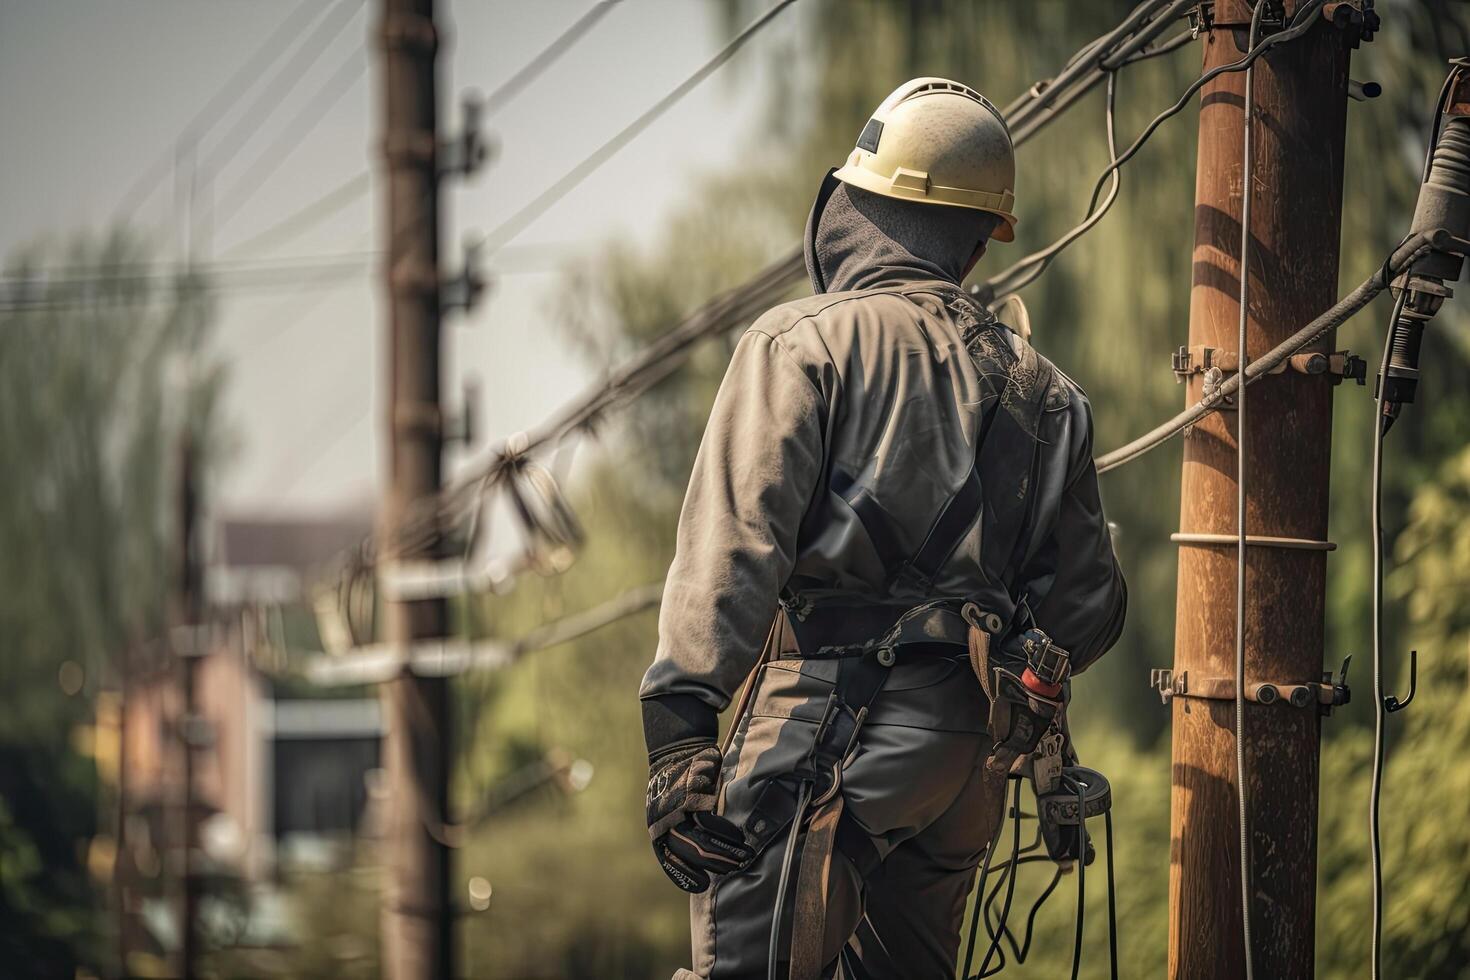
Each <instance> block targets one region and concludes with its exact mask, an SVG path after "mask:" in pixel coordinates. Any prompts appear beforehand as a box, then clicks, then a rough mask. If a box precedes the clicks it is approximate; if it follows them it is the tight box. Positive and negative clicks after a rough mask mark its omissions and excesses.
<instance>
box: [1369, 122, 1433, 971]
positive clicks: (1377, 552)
mask: <svg viewBox="0 0 1470 980" xmlns="http://www.w3.org/2000/svg"><path fill="white" fill-rule="evenodd" d="M1433 146H1434V144H1433V143H1431V144H1430V149H1431V152H1432V151H1433ZM1407 297H1408V290H1407V289H1403V290H1400V292H1399V295H1398V298H1397V299H1396V300H1395V301H1394V304H1393V312H1392V313H1391V314H1390V315H1389V321H1388V334H1387V336H1386V337H1384V340H1383V363H1382V366H1381V367H1380V369H1379V372H1378V390H1377V391H1376V392H1375V393H1374V396H1373V409H1374V412H1373V463H1372V477H1371V483H1370V486H1371V487H1372V491H1371V492H1372V504H1371V510H1370V513H1369V517H1370V519H1371V521H1372V535H1373V541H1372V544H1373V774H1372V779H1371V782H1370V784H1369V790H1368V851H1369V854H1368V857H1369V862H1370V863H1371V865H1372V875H1373V934H1372V940H1371V943H1370V946H1371V948H1370V951H1369V952H1370V956H1371V957H1372V972H1371V976H1372V980H1378V977H1379V975H1380V971H1381V969H1382V957H1383V954H1382V949H1381V947H1382V943H1383V842H1382V837H1381V831H1380V826H1379V801H1380V798H1381V796H1382V792H1383V757H1384V741H1385V736H1386V734H1387V733H1386V731H1385V721H1386V719H1385V718H1384V715H1385V714H1386V713H1387V708H1386V707H1385V706H1384V703H1383V437H1384V435H1385V434H1386V430H1387V426H1386V425H1385V423H1386V421H1387V420H1386V419H1385V418H1384V416H1383V396H1384V390H1383V389H1384V381H1385V380H1386V379H1387V377H1388V364H1389V359H1390V358H1391V356H1392V354H1393V344H1394V340H1395V339H1396V337H1397V334H1398V322H1399V314H1400V313H1401V312H1402V311H1403V308H1404V301H1405V299H1406V298H1407Z"/></svg>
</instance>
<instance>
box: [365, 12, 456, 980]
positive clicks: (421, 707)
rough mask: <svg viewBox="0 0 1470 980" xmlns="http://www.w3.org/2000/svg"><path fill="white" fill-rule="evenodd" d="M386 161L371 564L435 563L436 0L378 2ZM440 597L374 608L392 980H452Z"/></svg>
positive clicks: (386, 940)
mask: <svg viewBox="0 0 1470 980" xmlns="http://www.w3.org/2000/svg"><path fill="white" fill-rule="evenodd" d="M381 9H382V15H383V19H382V23H381V25H380V27H381V38H382V47H381V57H382V65H383V105H384V107H385V110H386V114H385V116H384V127H383V146H382V149H383V160H384V164H385V166H386V177H387V179H386V181H384V183H385V186H386V187H387V200H386V204H387V212H386V213H387V218H388V220H387V221H386V223H385V229H384V233H385V235H386V241H385V242H384V252H385V254H386V256H387V265H386V267H385V269H384V271H385V273H386V278H387V288H388V304H389V310H390V314H389V325H388V337H387V346H386V348H385V350H386V353H387V356H388V378H387V381H388V386H387V390H388V399H387V406H386V407H387V414H386V417H385V418H384V420H383V421H384V422H385V423H386V434H387V437H388V439H387V449H388V452H387V460H388V488H387V494H386V498H385V500H384V506H383V509H382V513H381V518H380V520H381V523H380V527H379V539H380V540H381V541H382V542H383V545H382V547H381V549H380V555H379V561H380V562H381V563H383V564H385V565H392V564H393V563H397V562H404V561H414V560H419V561H423V560H432V559H434V558H436V557H437V554H438V550H439V535H438V532H437V529H432V533H429V534H427V535H413V536H412V537H410V536H407V535H403V534H401V533H400V532H399V528H400V527H401V526H402V524H403V523H404V521H405V520H408V519H410V518H411V517H412V516H415V515H419V514H421V513H422V512H423V507H424V505H425V503H427V502H429V501H430V500H432V498H433V497H434V496H435V495H436V494H437V493H438V491H439V485H440V466H441V453H442V447H443V423H442V411H441V407H440V398H439V383H440V379H439V370H440V364H439V361H440V336H439V333H440V292H439V290H440V282H441V278H442V277H441V275H440V270H439V177H438V139H439V137H438V120H437V115H438V113H437V101H436V100H437V95H436V91H435V63H436V57H437V54H438V47H439V36H438V33H437V30H436V27H435V22H434V0H381ZM446 625H447V618H446V615H445V603H444V600H443V599H442V598H434V599H416V600H411V601H397V600H391V599H390V600H388V601H386V602H385V603H384V633H385V639H386V640H387V642H388V643H390V644H393V645H395V646H396V647H397V648H398V649H399V650H401V651H402V653H403V663H404V667H403V669H402V671H401V672H400V673H399V675H398V676H397V677H396V678H395V679H393V680H392V681H389V682H388V683H387V684H386V685H384V687H383V689H382V690H383V709H384V716H385V717H384V720H385V722H386V728H387V735H386V739H385V742H384V756H385V766H386V768H387V771H388V785H389V799H390V800H391V801H392V804H391V813H390V816H389V819H388V827H387V836H386V840H385V844H386V857H387V864H388V868H389V874H390V877H391V880H390V881H389V883H388V884H389V886H388V890H387V896H386V901H385V904H384V907H383V923H382V925H383V967H384V973H385V975H386V976H388V977H389V978H391V980H429V978H434V980H438V978H443V977H452V976H454V972H455V971H454V956H453V933H454V931H453V925H454V922H453V920H454V909H453V905H452V902H451V901H450V896H449V875H450V851H449V847H448V846H447V843H446V841H445V837H444V831H445V828H446V827H447V826H448V824H449V790H448V782H449V781H448V772H449V770H448V765H449V759H450V758H451V755H450V752H451V746H450V743H449V738H450V726H449V697H448V682H447V681H446V680H445V679H444V678H431V677H418V676H415V675H414V674H413V672H412V671H411V669H410V668H409V667H408V664H409V663H411V661H412V651H413V647H414V646H415V644H416V643H420V642H423V641H426V640H436V639H439V638H441V637H443V636H444V635H445V631H446Z"/></svg>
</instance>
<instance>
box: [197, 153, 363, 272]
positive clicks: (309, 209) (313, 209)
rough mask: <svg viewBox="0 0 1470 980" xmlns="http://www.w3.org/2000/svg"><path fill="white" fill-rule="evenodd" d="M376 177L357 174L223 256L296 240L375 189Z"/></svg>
mask: <svg viewBox="0 0 1470 980" xmlns="http://www.w3.org/2000/svg"><path fill="white" fill-rule="evenodd" d="M372 177H373V174H372V171H371V170H363V171H361V172H360V173H356V174H353V175H352V176H351V177H349V178H347V179H346V180H344V181H343V182H342V183H340V184H338V185H337V186H336V187H334V188H332V189H331V190H329V191H327V192H326V193H325V194H323V195H321V196H320V197H318V198H316V199H315V200H313V201H312V202H311V203H309V204H307V205H306V206H305V207H303V208H302V209H301V210H299V211H296V212H293V213H292V214H290V215H287V216H286V217H285V218H283V219H281V220H280V221H278V222H276V223H275V224H273V225H271V226H270V227H269V228H266V229H264V230H262V231H259V232H257V233H255V234H254V235H251V236H250V237H249V238H247V239H245V240H244V241H241V242H236V243H235V244H234V245H231V246H230V247H229V248H227V249H225V250H224V251H223V252H221V253H220V256H221V257H222V258H230V257H232V256H237V255H240V254H241V253H243V252H253V251H256V250H258V249H260V248H261V247H263V246H270V245H280V244H282V243H284V242H288V241H292V240H293V239H295V238H296V237H297V236H299V235H300V234H301V233H302V232H304V231H307V230H309V229H311V228H314V227H316V226H317V225H318V224H320V223H321V222H323V221H325V220H326V219H327V218H330V217H331V216H332V215H334V214H336V213H337V212H339V211H341V210H343V209H344V208H346V207H347V206H348V205H350V204H352V203H353V202H354V201H356V200H358V198H360V197H362V196H363V195H364V194H366V193H367V192H368V191H369V190H370V189H371V188H372Z"/></svg>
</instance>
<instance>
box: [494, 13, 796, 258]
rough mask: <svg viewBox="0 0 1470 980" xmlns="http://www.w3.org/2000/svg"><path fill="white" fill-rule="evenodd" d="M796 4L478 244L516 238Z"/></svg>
mask: <svg viewBox="0 0 1470 980" xmlns="http://www.w3.org/2000/svg"><path fill="white" fill-rule="evenodd" d="M795 2H796V0H777V2H776V3H775V4H774V5H772V6H771V7H770V9H768V10H766V12H765V13H763V14H761V15H760V16H759V17H757V18H756V19H755V20H753V21H751V22H750V24H749V25H747V26H746V28H745V29H744V30H742V31H741V32H740V33H739V34H737V35H735V37H733V38H732V39H731V40H730V42H729V43H728V44H726V45H725V46H724V47H723V48H721V49H720V50H719V51H718V52H716V54H715V55H714V57H712V58H710V59H709V60H708V61H706V62H705V63H704V64H702V65H700V66H699V68H697V69H696V70H695V71H694V73H693V74H692V75H690V76H689V77H688V78H686V79H684V81H682V82H680V83H679V84H678V85H676V86H675V87H674V88H673V89H672V90H671V91H670V92H669V93H668V94H667V95H665V96H664V97H663V98H661V99H659V100H658V101H657V102H655V103H654V104H653V105H652V106H650V107H649V108H648V109H646V110H644V112H643V113H642V114H641V115H640V116H638V118H636V119H634V120H633V121H632V122H630V123H629V124H628V125H626V126H624V127H623V128H622V129H621V130H619V131H618V132H617V133H616V134H615V135H614V136H613V137H612V138H611V139H609V140H608V141H607V142H605V143H603V144H602V145H601V146H599V147H598V148H597V149H595V150H593V151H592V152H591V153H590V154H588V155H587V156H586V157H585V158H584V159H583V160H582V162H581V163H578V164H577V165H576V166H574V167H573V168H572V169H571V170H568V171H567V172H566V173H565V174H563V175H562V176H561V178H560V179H559V180H557V181H556V182H555V183H554V184H552V185H551V186H550V187H548V188H546V190H544V191H542V192H541V193H540V194H538V195H536V197H534V198H532V199H531V200H530V201H529V202H527V203H526V204H525V205H524V206H523V207H521V208H520V209H519V210H518V211H516V212H515V213H514V214H512V215H511V216H510V217H509V218H506V219H505V220H504V221H502V222H501V223H500V224H499V225H496V226H495V227H494V228H492V229H491V230H490V231H489V232H488V233H486V235H485V237H484V238H483V239H481V244H482V245H483V246H484V248H485V249H486V250H487V251H493V250H495V249H497V248H499V247H500V246H502V245H504V244H505V243H506V242H508V241H510V240H511V239H512V238H514V237H515V236H516V235H519V234H520V233H521V232H522V231H524V230H525V229H526V227H527V226H528V225H529V224H530V223H531V222H533V221H535V220H536V219H537V218H539V217H540V216H541V215H542V214H543V213H544V212H545V211H546V210H548V209H549V208H550V207H551V206H552V205H554V204H555V203H556V202H558V201H560V200H561V199H562V198H563V197H565V196H566V195H567V194H568V192H570V191H571V190H572V188H574V187H576V186H577V185H578V184H580V183H581V182H582V181H584V180H586V179H587V178H588V177H589V176H591V175H592V173H593V172H594V171H596V170H597V168H599V167H601V166H602V165H603V164H604V163H606V162H607V161H608V160H609V159H610V158H611V157H612V156H613V155H614V154H616V153H617V152H618V151H619V150H621V149H622V148H623V147H625V146H627V145H628V144H629V143H631V142H632V141H633V140H634V139H635V138H637V136H638V135H639V134H640V133H642V132H643V131H644V130H645V129H647V128H648V127H649V126H650V125H652V124H653V122H654V121H655V120H656V119H658V118H659V117H660V116H662V115H663V114H664V113H666V112H668V111H669V110H670V109H672V108H673V107H674V106H675V105H676V104H677V103H678V102H679V101H680V100H681V99H683V98H684V96H686V95H688V94H689V93H690V92H691V91H693V90H694V89H695V87H697V86H698V85H699V83H700V82H702V81H704V80H705V79H706V78H708V77H709V76H710V75H712V74H714V72H715V71H716V70H718V69H719V68H720V66H722V65H723V64H724V63H725V62H727V61H729V60H730V59H731V58H732V57H734V56H735V53H736V52H738V51H739V50H740V49H741V48H743V47H744V46H745V45H746V43H747V42H748V41H749V40H750V39H751V38H752V37H754V36H755V35H756V34H757V33H758V32H759V31H760V30H761V28H763V27H765V26H766V25H767V24H769V23H770V22H771V21H772V20H774V19H775V18H776V15H777V14H779V13H781V11H783V10H785V9H786V8H787V7H789V6H791V5H792V4H793V3H795Z"/></svg>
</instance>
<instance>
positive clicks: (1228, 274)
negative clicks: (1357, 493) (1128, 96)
mask: <svg viewBox="0 0 1470 980" xmlns="http://www.w3.org/2000/svg"><path fill="white" fill-rule="evenodd" d="M1262 2H1266V0H1262ZM1201 6H1202V7H1206V8H1213V9H1212V11H1208V13H1209V16H1208V17H1207V18H1206V24H1207V29H1206V30H1204V31H1203V32H1202V33H1203V37H1204V43H1205V52H1204V68H1205V69H1206V70H1208V69H1210V68H1213V67H1215V66H1217V65H1223V64H1228V63H1230V62H1234V61H1237V60H1239V59H1240V58H1241V56H1242V55H1243V54H1244V53H1245V51H1246V34H1247V29H1248V25H1249V24H1250V20H1251V7H1250V6H1249V5H1248V3H1247V2H1246V0H1217V2H1215V3H1213V4H1201ZM1281 6H1283V4H1281V3H1279V2H1273V3H1272V7H1268V8H1267V14H1268V15H1269V14H1270V13H1271V10H1272V8H1277V9H1278V10H1279V8H1280V7H1281ZM1284 6H1285V8H1286V10H1285V13H1286V14H1287V15H1288V16H1290V15H1291V14H1293V13H1294V12H1295V11H1296V9H1297V8H1299V7H1301V6H1304V0H1286V2H1285V3H1284ZM1348 6H1349V5H1347V4H1327V5H1326V7H1328V8H1337V7H1348ZM1346 13H1347V12H1346V11H1345V12H1344V14H1342V15H1339V16H1340V17H1342V18H1343V19H1345V16H1344V15H1345V14H1346ZM1313 16H1314V17H1315V18H1316V23H1315V24H1314V25H1313V26H1312V28H1311V29H1310V30H1309V31H1308V32H1307V33H1306V34H1305V35H1304V36H1302V37H1300V38H1298V39H1296V40H1293V41H1289V42H1286V43H1284V44H1282V45H1281V46H1280V47H1277V48H1275V49H1274V50H1273V51H1271V52H1270V53H1269V54H1268V55H1266V56H1265V57H1263V58H1262V59H1261V60H1259V61H1257V62H1256V69H1255V107H1256V112H1255V129H1254V134H1255V137H1254V139H1255V151H1254V152H1255V166H1254V174H1253V177H1252V187H1253V188H1254V190H1253V199H1252V215H1251V229H1250V231H1251V235H1252V238H1253V244H1252V253H1251V258H1250V277H1251V278H1250V282H1251V285H1250V303H1249V307H1250V310H1249V312H1250V320H1249V327H1248V330H1249V333H1248V337H1249V342H1248V345H1249V351H1248V353H1249V355H1250V357H1251V358H1252V359H1254V358H1255V357H1259V356H1260V355H1262V354H1264V353H1265V352H1266V351H1267V350H1269V349H1270V348H1272V347H1274V346H1275V345H1276V344H1278V343H1279V342H1280V341H1282V340H1283V339H1285V338H1286V337H1287V336H1288V335H1289V334H1291V333H1292V332H1293V331H1294V330H1296V329H1297V328H1298V327H1300V326H1301V325H1302V324H1304V323H1306V322H1308V321H1309V320H1311V319H1312V318H1313V317H1315V316H1316V315H1317V314H1319V313H1321V312H1322V311H1323V310H1325V309H1326V308H1327V307H1328V306H1329V305H1331V304H1332V303H1333V302H1334V301H1335V300H1336V298H1337V261H1338V238H1339V233H1340V227H1341V218H1342V167H1343V141H1344V129H1345V125H1346V106H1347V83H1348V52H1349V46H1350V43H1351V41H1352V37H1351V35H1350V34H1349V32H1348V31H1346V30H1344V29H1341V28H1340V27H1339V26H1335V25H1334V23H1333V22H1331V21H1330V20H1329V19H1328V18H1327V17H1325V16H1323V15H1321V14H1320V13H1318V14H1314V15H1313ZM1273 20H1274V21H1275V23H1274V24H1273V23H1272V21H1273ZM1339 23H1342V21H1341V20H1340V21H1339ZM1280 29H1281V22H1280V17H1279V14H1278V15H1277V16H1275V17H1272V16H1267V17H1266V18H1265V20H1264V22H1263V25H1262V28H1261V34H1262V36H1265V35H1267V34H1269V33H1271V32H1273V31H1275V30H1280ZM1244 92H1245V74H1244V73H1243V72H1234V73H1226V74H1224V75H1221V76H1220V77H1219V78H1218V79H1216V80H1215V81H1213V82H1211V83H1210V84H1209V85H1207V86H1206V87H1205V88H1204V90H1203V92H1202V93H1201V95H1200V126H1199V159H1198V176H1197V180H1196V190H1195V237H1194V262H1193V269H1194V274H1193V284H1192V290H1191V293H1190V316H1189V343H1190V345H1191V346H1192V347H1195V356H1196V361H1195V363H1196V364H1197V363H1198V360H1197V359H1198V356H1199V353H1200V352H1199V351H1198V347H1197V345H1205V346H1208V347H1213V348H1216V349H1217V350H1220V351H1227V352H1234V351H1235V349H1236V347H1237V336H1236V331H1237V318H1238V316H1239V275H1240V269H1239V255H1240V244H1241V228H1240V215H1241V202H1242V195H1241V189H1242V186H1243V181H1244V179H1245V178H1244V177H1243V174H1242V140H1243V125H1244V113H1243V111H1242V110H1243V107H1244ZM1332 341H1333V338H1332V337H1331V336H1329V337H1327V338H1325V339H1324V340H1323V341H1322V342H1321V343H1320V344H1319V345H1318V346H1317V347H1316V348H1309V349H1318V350H1330V349H1331V344H1332ZM1227 369H1228V368H1227ZM1329 379H1330V375H1325V374H1321V375H1308V374H1304V373H1297V372H1295V371H1287V372H1285V373H1283V374H1279V375H1271V376H1268V377H1266V378H1263V379H1262V380H1261V381H1260V382H1259V383H1257V384H1254V385H1252V386H1251V388H1250V391H1249V393H1248V395H1247V398H1248V405H1247V408H1248V411H1247V423H1246V424H1247V434H1246V437H1247V442H1246V445H1247V448H1248V452H1249V458H1248V462H1247V470H1246V486H1247V495H1248V500H1247V523H1246V526H1247V529H1248V531H1249V533H1250V535H1251V538H1252V539H1253V541H1252V546H1250V547H1248V548H1247V549H1246V551H1247V584H1246V589H1247V592H1246V595H1247V604H1246V624H1247V627H1246V656H1245V663H1246V680H1247V691H1252V690H1253V686H1254V685H1255V684H1258V683H1261V682H1270V683H1275V684H1278V685H1288V684H1302V683H1307V682H1315V681H1319V680H1320V679H1321V675H1322V669H1323V661H1324V657H1323V629H1324V611H1323V604H1324V597H1325V589H1326V570H1327V551H1326V547H1327V546H1326V545H1325V543H1324V542H1325V541H1326V539H1327V494H1328V472H1329V467H1328V463H1329V449H1330V445H1331V421H1332V385H1331V383H1330V380H1329ZM1201 393H1202V376H1201V375H1198V374H1195V375H1191V376H1190V383H1189V385H1188V393H1187V396H1186V397H1187V400H1189V401H1191V402H1192V401H1195V400H1198V399H1199V398H1200V396H1201ZM1235 452H1236V443H1235V413H1234V412H1233V411H1230V410H1227V411H1223V412H1220V413H1217V414H1215V415H1212V416H1210V417H1208V418H1207V419H1205V420H1203V421H1201V422H1199V423H1198V424H1196V425H1195V426H1194V427H1193V428H1192V429H1191V430H1186V434H1185V440H1184V472H1183V487H1182V491H1183V492H1182V497H1183V500H1182V504H1181V511H1182V513H1181V518H1180V531H1181V533H1180V534H1179V535H1177V536H1176V539H1178V540H1179V543H1180V554H1179V594H1178V614H1177V617H1176V624H1177V625H1176V633H1175V654H1174V656H1175V660H1174V678H1175V681H1176V683H1178V681H1179V679H1180V678H1181V675H1183V674H1185V672H1187V684H1188V687H1189V688H1190V689H1191V690H1195V691H1199V692H1201V693H1202V694H1204V696H1192V697H1176V698H1174V699H1173V702H1172V704H1173V708H1172V711H1173V725H1174V730H1173V743H1174V745H1173V751H1174V762H1173V790H1172V839H1173V844H1172V848H1171V855H1170V873H1169V976H1171V977H1180V978H1193V977H1243V976H1245V966H1244V950H1243V943H1242V929H1241V901H1240V871H1239V820H1238V817H1237V796H1236V775H1235V738H1234V724H1235V709H1234V702H1233V698H1234V676H1235V617H1236V612H1235V595H1236V590H1235V576H1236V544H1235V540H1234V536H1235V534H1236V531H1237V528H1236V522H1235V506H1236V458H1235ZM1200 536H1210V537H1209V538H1208V539H1206V540H1200ZM1256 538H1277V539H1293V541H1287V542H1283V541H1275V542H1270V541H1259V542H1257V541H1254V539H1256ZM1214 679H1228V681H1229V683H1228V684H1226V685H1211V683H1210V682H1211V681H1212V680H1214ZM1212 687H1213V689H1214V691H1215V696H1214V697H1210V696H1209V694H1208V693H1206V692H1207V691H1209V690H1210V689H1211V688H1212ZM1222 692H1223V693H1222ZM1227 698H1228V699H1227ZM1320 732H1321V716H1320V714H1319V712H1318V710H1317V708H1316V707H1315V702H1314V704H1313V705H1312V706H1306V707H1296V706H1291V705H1290V704H1288V703H1286V701H1285V699H1283V700H1282V701H1279V702H1278V703H1275V704H1262V703H1254V702H1248V703H1247V704H1246V706H1245V739H1244V741H1245V745H1246V751H1247V755H1246V788H1247V797H1248V801H1249V815H1248V820H1247V823H1248V826H1249V828H1250V850H1251V855H1252V865H1253V870H1252V886H1251V896H1250V898H1251V908H1252V916H1251V922H1252V931H1253V947H1254V949H1253V961H1254V967H1255V976H1257V977H1263V978H1265V977H1271V978H1276V977H1292V978H1300V977H1310V976H1311V975H1312V964H1313V952H1314V951H1313V943H1314V919H1315V903H1316V894H1315V890H1316V878H1317V778H1318V743H1319V736H1320Z"/></svg>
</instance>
